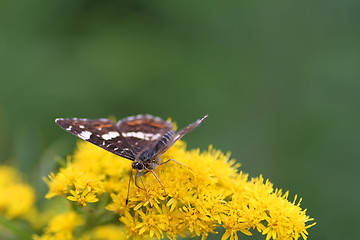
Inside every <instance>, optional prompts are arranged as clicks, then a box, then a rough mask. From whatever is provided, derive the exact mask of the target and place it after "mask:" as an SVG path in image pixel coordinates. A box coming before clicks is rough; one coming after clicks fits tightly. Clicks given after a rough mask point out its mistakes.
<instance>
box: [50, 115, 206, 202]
mask: <svg viewBox="0 0 360 240" xmlns="http://www.w3.org/2000/svg"><path fill="white" fill-rule="evenodd" d="M207 117H208V115H205V116H204V117H202V118H200V119H198V120H196V121H195V122H193V123H192V124H189V125H188V126H187V127H185V128H183V129H181V130H180V131H178V132H175V130H174V127H173V124H172V122H170V121H165V120H163V119H161V118H160V117H154V116H152V115H149V114H146V115H142V114H139V115H136V116H131V117H127V118H124V119H122V120H119V121H118V122H117V123H115V122H114V121H112V120H109V119H105V118H102V119H96V120H90V119H86V118H57V119H56V120H55V122H56V123H57V124H58V125H59V126H60V127H61V128H63V129H64V130H65V131H67V132H69V133H71V134H73V135H75V136H77V137H79V138H81V139H83V140H85V141H88V142H90V143H92V144H95V145H96V146H98V147H101V148H103V149H105V150H107V151H109V152H111V153H113V154H115V155H118V156H120V157H123V158H126V159H129V160H131V161H133V162H132V165H131V166H132V168H133V169H134V170H136V175H135V185H136V186H137V187H139V188H141V189H143V190H144V191H145V193H146V197H147V200H148V202H149V207H150V208H152V205H151V202H150V199H149V194H148V192H147V190H146V188H145V184H144V182H143V180H142V178H141V176H142V175H144V174H146V173H148V172H151V173H152V174H153V175H154V176H155V178H156V179H157V180H158V181H159V183H160V184H161V186H162V188H163V189H164V192H165V194H166V190H165V188H164V186H163V184H162V182H161V181H160V179H159V178H158V176H157V175H156V174H155V172H154V169H156V168H157V167H158V166H159V165H162V164H165V163H167V162H169V161H174V162H176V163H178V164H180V165H182V164H181V163H179V162H177V161H175V160H174V159H168V160H166V161H161V156H162V155H163V154H164V152H166V151H167V150H168V149H169V148H170V147H171V146H173V145H174V143H175V142H176V141H178V140H179V139H180V138H182V137H183V136H184V135H186V134H187V133H189V132H190V131H191V130H193V129H194V128H195V127H197V126H199V125H200V124H201V123H202V121H203V120H204V119H206V118H207ZM182 166H184V165H182ZM131 173H132V171H131ZM138 178H140V180H141V183H142V186H143V188H142V187H140V186H139V185H138V183H137V179H138ZM131 179H132V174H131V175H130V179H129V186H128V195H127V198H126V204H127V203H128V200H129V192H130V182H131Z"/></svg>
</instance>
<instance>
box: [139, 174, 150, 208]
mask: <svg viewBox="0 0 360 240" xmlns="http://www.w3.org/2000/svg"><path fill="white" fill-rule="evenodd" d="M142 175H144V174H140V175H136V176H137V177H139V178H140V180H141V183H142V185H143V187H144V188H143V189H144V191H145V193H146V198H147V200H148V202H149V208H150V209H152V205H151V202H150V197H149V194H148V191H147V190H146V187H145V184H144V181H143V180H142V177H141V176H142ZM135 182H136V181H135Z"/></svg>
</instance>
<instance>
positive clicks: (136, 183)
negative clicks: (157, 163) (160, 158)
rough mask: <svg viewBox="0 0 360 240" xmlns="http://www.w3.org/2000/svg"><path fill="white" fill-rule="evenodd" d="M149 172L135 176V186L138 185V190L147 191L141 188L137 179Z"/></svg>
mask: <svg viewBox="0 0 360 240" xmlns="http://www.w3.org/2000/svg"><path fill="white" fill-rule="evenodd" d="M148 172H149V171H146V172H142V173H138V174H136V175H135V185H136V186H137V187H138V188H140V189H142V190H145V189H144V188H142V187H140V186H139V185H138V182H137V178H138V177H141V176H142V175H145V174H146V173H148Z"/></svg>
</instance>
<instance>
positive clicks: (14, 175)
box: [0, 166, 35, 219]
mask: <svg viewBox="0 0 360 240" xmlns="http://www.w3.org/2000/svg"><path fill="white" fill-rule="evenodd" d="M34 203H35V191H34V189H33V188H32V187H31V186H30V185H28V184H26V183H24V182H23V181H22V180H21V176H20V174H19V173H18V172H17V171H16V170H15V169H14V168H12V167H9V166H0V215H4V216H5V217H7V218H9V219H13V218H26V219H28V218H31V215H32V214H34V211H35V210H34Z"/></svg>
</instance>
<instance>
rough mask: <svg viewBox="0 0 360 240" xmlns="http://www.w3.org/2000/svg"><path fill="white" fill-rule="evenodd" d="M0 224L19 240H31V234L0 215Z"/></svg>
mask: <svg viewBox="0 0 360 240" xmlns="http://www.w3.org/2000/svg"><path fill="white" fill-rule="evenodd" d="M0 224H1V225H2V226H4V227H5V228H6V229H8V230H9V231H10V232H12V233H13V234H14V235H15V236H16V237H17V238H18V239H20V240H31V239H32V237H31V234H30V233H28V232H26V231H24V230H23V229H21V228H20V227H19V226H18V225H17V224H16V223H15V222H14V221H12V220H9V219H7V218H5V217H4V216H1V215H0Z"/></svg>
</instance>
